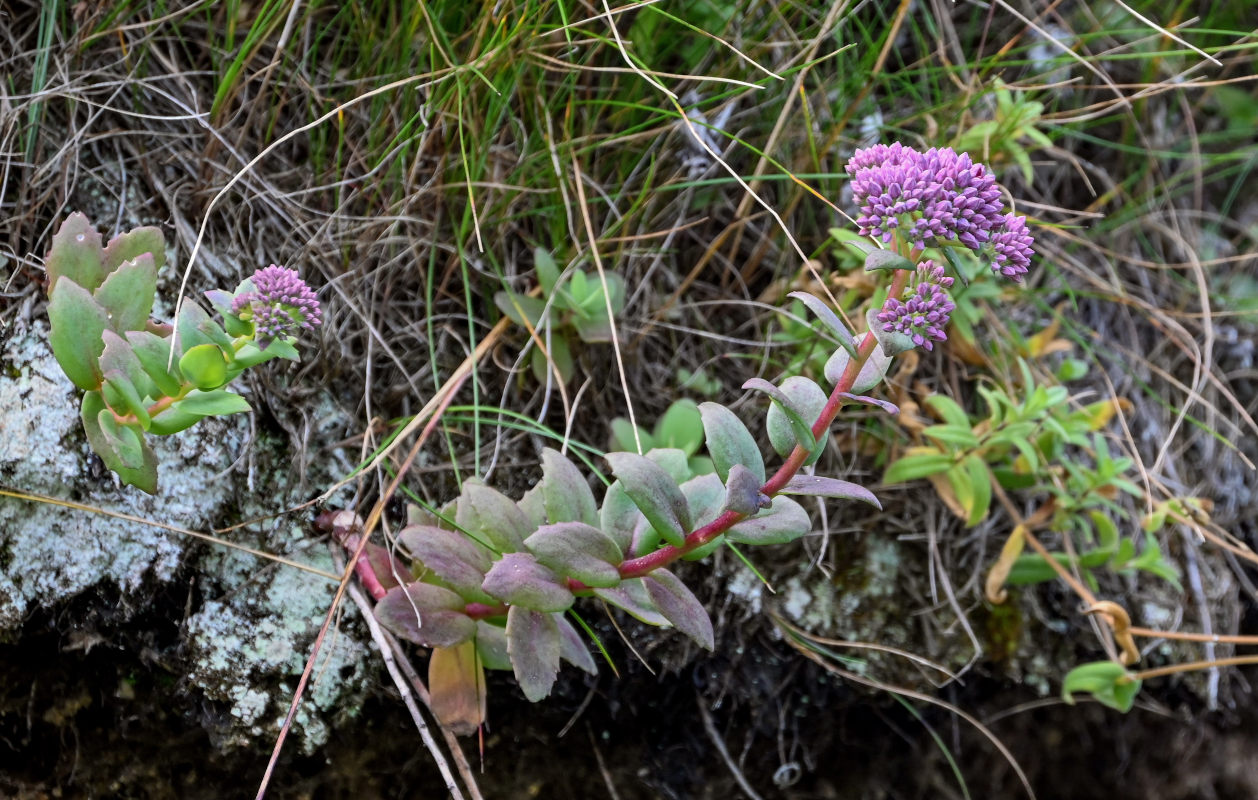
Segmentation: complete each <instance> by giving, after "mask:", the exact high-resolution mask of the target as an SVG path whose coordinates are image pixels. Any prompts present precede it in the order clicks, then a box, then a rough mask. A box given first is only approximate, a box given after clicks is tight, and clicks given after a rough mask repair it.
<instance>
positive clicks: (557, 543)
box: [524, 522, 624, 587]
mask: <svg viewBox="0 0 1258 800" xmlns="http://www.w3.org/2000/svg"><path fill="white" fill-rule="evenodd" d="M524 546H525V547H527V548H528V549H529V551H530V552H532V553H533V555H534V556H536V557H537V560H538V561H539V562H540V563H541V564H542V565H543V566H546V567H549V568H550V569H553V570H554V571H555V572H557V573H559V574H560V575H566V576H568V577H570V578H576V579H577V580H579V581H581V582H582V583H584V584H585V585H587V586H600V587H609V586H615V585H617V584H618V583H620V573H619V572H618V571H617V570H616V567H617V566H618V565H619V564H620V562H621V561H623V560H624V559H623V558H622V556H621V550H620V548H619V547H617V546H616V543H615V542H613V541H612V540H611V539H610V538H609V537H608V536H607V534H605V533H603V532H602V531H601V530H599V529H598V528H595V527H594V526H592V525H586V524H585V523H584V522H556V523H554V524H553V525H544V526H542V527H541V528H538V530H537V532H536V533H534V534H532V535H531V536H529V537H528V538H527V539H525V540H524Z"/></svg>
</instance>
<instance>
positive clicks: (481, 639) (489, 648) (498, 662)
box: [476, 619, 511, 669]
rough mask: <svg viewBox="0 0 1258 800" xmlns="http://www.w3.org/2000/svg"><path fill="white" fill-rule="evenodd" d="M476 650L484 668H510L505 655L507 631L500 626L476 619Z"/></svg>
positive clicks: (509, 661) (508, 659)
mask: <svg viewBox="0 0 1258 800" xmlns="http://www.w3.org/2000/svg"><path fill="white" fill-rule="evenodd" d="M476 652H477V654H478V655H480V660H481V663H482V664H484V665H485V669H511V656H509V655H507V632H506V631H505V630H504V629H503V628H502V627H500V626H498V625H494V624H492V623H489V622H486V621H485V620H483V619H478V620H476Z"/></svg>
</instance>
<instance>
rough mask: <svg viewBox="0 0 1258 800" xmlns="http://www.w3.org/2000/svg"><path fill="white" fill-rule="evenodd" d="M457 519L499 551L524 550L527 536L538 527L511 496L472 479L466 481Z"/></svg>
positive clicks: (466, 529) (464, 526) (512, 551)
mask: <svg viewBox="0 0 1258 800" xmlns="http://www.w3.org/2000/svg"><path fill="white" fill-rule="evenodd" d="M454 520H455V522H457V523H458V525H459V527H460V528H462V529H463V530H465V531H468V532H469V533H471V534H473V535H476V536H479V537H480V538H481V539H482V540H483V541H487V542H489V543H490V544H491V545H493V546H494V548H495V549H497V550H498V552H499V553H516V552H519V551H520V550H523V549H524V538H525V537H526V536H528V535H529V532H530V531H532V530H533V527H534V526H533V525H532V524H531V523H530V522H529V518H528V516H526V515H525V513H524V512H523V511H521V510H520V507H519V506H518V505H516V504H515V502H514V501H512V500H511V498H509V497H507V496H506V495H504V494H502V493H501V492H498V491H496V490H494V489H491V488H489V487H488V486H486V485H484V484H483V483H475V482H472V481H466V482H464V484H463V494H462V495H460V496H459V504H458V507H457V509H456V511H455V516H454Z"/></svg>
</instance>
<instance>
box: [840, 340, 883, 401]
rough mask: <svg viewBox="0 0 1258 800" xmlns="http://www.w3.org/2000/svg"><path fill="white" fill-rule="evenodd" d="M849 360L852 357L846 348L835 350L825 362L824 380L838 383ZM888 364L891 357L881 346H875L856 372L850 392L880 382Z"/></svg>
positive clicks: (857, 391)
mask: <svg viewBox="0 0 1258 800" xmlns="http://www.w3.org/2000/svg"><path fill="white" fill-rule="evenodd" d="M851 360H852V357H851V356H850V355H849V354H848V353H847V351H846V350H835V351H834V355H832V356H830V360H829V361H827V362H826V369H825V373H826V380H828V381H829V382H830V383H832V384H834V385H838V383H839V380H840V379H841V378H842V377H843V373H844V372H845V371H847V365H848V364H849V363H850V362H851ZM890 364H891V357H890V356H888V355H887V354H886V353H884V352H883V351H882V348H881V347H878V346H875V347H874V351H873V352H872V353H870V355H869V358H868V359H867V360H866V361H865V363H864V364H862V365H861V368H860V372H858V373H856V380H855V381H854V382H853V383H852V386H851V390H852V392H854V393H856V394H861V393H864V392H868V391H869V390H870V389H872V388H874V387H875V386H877V385H878V384H879V383H882V379H883V378H884V377H885V376H886V374H887V367H888V366H889V365H890Z"/></svg>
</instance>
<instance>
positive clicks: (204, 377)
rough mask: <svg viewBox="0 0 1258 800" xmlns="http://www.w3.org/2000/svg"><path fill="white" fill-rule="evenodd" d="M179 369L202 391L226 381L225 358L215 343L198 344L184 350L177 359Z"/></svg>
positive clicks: (216, 386)
mask: <svg viewBox="0 0 1258 800" xmlns="http://www.w3.org/2000/svg"><path fill="white" fill-rule="evenodd" d="M179 371H180V372H181V373H182V374H183V376H184V378H186V379H187V380H188V382H189V383H191V384H192V385H193V386H195V387H197V388H198V389H201V390H203V391H209V390H211V389H217V388H218V387H220V386H222V385H223V384H225V383H227V359H225V358H224V357H223V351H222V350H220V349H219V347H218V345H216V344H212V343H206V344H199V345H196V346H195V347H191V348H188V349H187V350H185V351H184V354H183V357H181V358H180V359H179Z"/></svg>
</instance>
